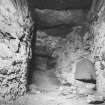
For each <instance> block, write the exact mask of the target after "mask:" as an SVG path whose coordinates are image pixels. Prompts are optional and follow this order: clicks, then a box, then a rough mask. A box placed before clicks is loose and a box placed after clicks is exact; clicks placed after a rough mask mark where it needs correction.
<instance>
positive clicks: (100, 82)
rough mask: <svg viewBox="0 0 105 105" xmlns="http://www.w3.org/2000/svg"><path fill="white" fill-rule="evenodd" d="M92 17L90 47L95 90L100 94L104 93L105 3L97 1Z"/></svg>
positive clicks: (102, 0) (100, 0)
mask: <svg viewBox="0 0 105 105" xmlns="http://www.w3.org/2000/svg"><path fill="white" fill-rule="evenodd" d="M97 4H98V5H96V7H95V11H94V14H93V16H92V17H94V21H93V22H92V27H91V30H92V35H93V36H94V42H93V46H92V56H93V59H94V62H95V67H96V74H97V89H98V91H99V92H100V93H102V94H103V93H105V38H104V37H105V1H104V0H99V3H97Z"/></svg>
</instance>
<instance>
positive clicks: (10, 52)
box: [0, 0, 32, 102]
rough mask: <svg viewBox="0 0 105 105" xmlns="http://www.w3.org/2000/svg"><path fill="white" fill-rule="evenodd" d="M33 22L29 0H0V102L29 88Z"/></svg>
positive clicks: (12, 98) (21, 93)
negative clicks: (28, 68) (27, 86)
mask: <svg viewBox="0 0 105 105" xmlns="http://www.w3.org/2000/svg"><path fill="white" fill-rule="evenodd" d="M23 5H24V7H23ZM31 26H32V21H31V18H30V16H29V12H28V7H27V3H26V1H25V0H22V1H21V0H18V1H15V0H0V102H1V100H2V99H3V100H4V99H5V100H6V101H8V102H9V101H10V100H14V99H16V98H17V97H19V96H21V95H23V94H24V93H25V92H26V83H27V81H26V73H27V65H28V60H29V58H30V57H31V56H30V55H31V48H30V40H31V31H30V29H31Z"/></svg>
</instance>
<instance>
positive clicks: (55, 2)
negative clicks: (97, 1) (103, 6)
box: [29, 0, 92, 10]
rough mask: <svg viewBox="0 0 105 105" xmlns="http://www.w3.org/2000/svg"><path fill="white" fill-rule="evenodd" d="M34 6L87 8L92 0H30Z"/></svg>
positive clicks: (41, 7)
mask: <svg viewBox="0 0 105 105" xmlns="http://www.w3.org/2000/svg"><path fill="white" fill-rule="evenodd" d="M29 1H30V2H31V3H32V4H31V7H32V8H39V9H60V10H61V9H87V8H89V7H90V5H91V3H92V0H29Z"/></svg>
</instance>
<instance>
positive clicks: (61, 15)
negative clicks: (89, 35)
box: [33, 9, 87, 28]
mask: <svg viewBox="0 0 105 105" xmlns="http://www.w3.org/2000/svg"><path fill="white" fill-rule="evenodd" d="M86 14H87V13H86V11H83V10H59V11H58V10H50V9H42V10H41V9H35V10H34V16H33V17H34V19H35V20H36V22H37V24H38V27H39V28H46V27H54V26H59V25H62V24H69V25H71V26H75V25H80V24H85V23H86V22H87V20H86Z"/></svg>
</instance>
